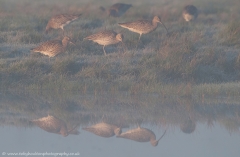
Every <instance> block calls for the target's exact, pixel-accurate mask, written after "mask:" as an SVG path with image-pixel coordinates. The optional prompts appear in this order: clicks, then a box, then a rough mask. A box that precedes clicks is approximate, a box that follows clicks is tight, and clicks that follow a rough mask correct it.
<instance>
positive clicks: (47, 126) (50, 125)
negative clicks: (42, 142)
mask: <svg viewBox="0 0 240 157" xmlns="http://www.w3.org/2000/svg"><path fill="white" fill-rule="evenodd" d="M31 122H32V123H34V124H36V125H37V126H38V127H40V128H41V129H43V130H45V131H47V132H50V133H55V134H61V135H62V136H68V135H69V134H74V135H78V134H79V132H78V131H77V130H76V127H74V128H73V129H67V125H66V123H65V122H64V121H62V120H61V119H59V118H56V117H54V116H50V115H48V116H47V117H42V118H39V119H35V120H31Z"/></svg>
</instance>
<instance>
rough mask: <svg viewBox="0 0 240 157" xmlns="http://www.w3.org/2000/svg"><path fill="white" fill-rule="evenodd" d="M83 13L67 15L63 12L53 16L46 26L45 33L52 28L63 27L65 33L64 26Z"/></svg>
mask: <svg viewBox="0 0 240 157" xmlns="http://www.w3.org/2000/svg"><path fill="white" fill-rule="evenodd" d="M81 15H82V14H79V15H67V14H61V15H56V16H53V17H52V18H51V19H50V20H49V21H48V24H47V26H46V30H45V33H46V34H48V32H49V31H50V30H51V29H59V28H60V29H62V31H63V34H64V26H66V25H68V24H70V23H71V22H73V21H74V20H76V19H78V18H79V17H80V16H81Z"/></svg>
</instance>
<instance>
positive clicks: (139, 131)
mask: <svg viewBox="0 0 240 157" xmlns="http://www.w3.org/2000/svg"><path fill="white" fill-rule="evenodd" d="M165 133H166V130H165V131H164V133H163V135H162V136H161V137H160V138H159V139H158V140H156V135H155V134H154V132H152V131H151V130H149V129H147V128H142V127H140V126H138V127H137V128H136V129H132V130H128V131H127V132H124V133H122V134H120V135H117V137H120V138H126V139H130V140H133V141H137V142H149V141H150V143H151V144H152V146H154V147H156V146H157V145H158V142H159V140H160V139H161V138H162V137H163V136H164V135H165Z"/></svg>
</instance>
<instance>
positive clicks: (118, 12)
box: [100, 3, 132, 17]
mask: <svg viewBox="0 0 240 157" xmlns="http://www.w3.org/2000/svg"><path fill="white" fill-rule="evenodd" d="M131 7H132V4H124V3H115V4H113V5H112V6H111V7H110V8H109V9H108V10H107V14H108V16H112V17H120V16H122V15H123V14H124V13H125V12H127V11H128V9H129V8H131ZM100 9H101V10H102V11H105V10H106V9H105V8H103V7H100Z"/></svg>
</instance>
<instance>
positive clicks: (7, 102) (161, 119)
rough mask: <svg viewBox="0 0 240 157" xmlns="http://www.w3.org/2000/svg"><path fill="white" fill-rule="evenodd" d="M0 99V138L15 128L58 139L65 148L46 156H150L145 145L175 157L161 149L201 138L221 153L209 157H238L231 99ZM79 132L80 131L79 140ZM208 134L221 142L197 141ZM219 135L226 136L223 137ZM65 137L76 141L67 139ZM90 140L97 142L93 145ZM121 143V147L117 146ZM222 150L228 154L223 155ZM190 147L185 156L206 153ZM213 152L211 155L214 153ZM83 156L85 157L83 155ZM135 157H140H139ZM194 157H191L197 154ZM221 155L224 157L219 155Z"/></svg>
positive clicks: (239, 119)
mask: <svg viewBox="0 0 240 157" xmlns="http://www.w3.org/2000/svg"><path fill="white" fill-rule="evenodd" d="M0 96H1V97H0V107H1V108H0V125H1V126H11V127H10V128H6V127H4V128H3V127H2V128H0V138H6V139H8V140H10V139H11V138H12V137H13V134H16V136H17V135H20V134H18V133H17V132H19V130H20V129H21V128H25V129H24V130H21V131H22V133H21V134H23V133H26V134H28V135H29V136H31V134H37V137H38V138H39V139H41V140H43V139H44V137H47V138H46V139H45V140H46V141H45V142H47V141H48V142H50V141H51V142H53V143H58V142H60V141H59V138H60V137H62V136H64V137H63V139H61V141H62V142H60V143H62V144H63V143H64V144H65V143H66V146H65V147H63V148H62V147H61V146H60V145H54V146H53V145H51V146H50V147H49V148H51V149H50V150H51V151H54V150H56V151H57V150H59V148H60V147H61V150H65V149H66V150H72V151H74V150H75V149H76V151H79V148H84V149H81V151H82V153H83V154H84V152H85V151H91V152H92V153H94V152H95V151H96V152H98V153H97V154H98V156H104V155H106V153H103V152H101V151H100V152H99V151H98V150H95V147H99V148H100V147H101V150H104V151H106V150H108V148H109V147H114V146H116V147H114V149H117V150H118V147H117V146H119V147H120V148H119V151H120V150H121V149H127V148H128V147H131V148H132V149H130V150H129V151H125V152H122V151H120V152H121V153H122V154H121V153H120V154H121V155H119V156H129V155H130V156H135V155H137V154H138V153H137V152H136V150H138V151H139V150H140V152H141V151H143V152H145V151H146V152H148V151H149V152H152V151H151V150H150V148H149V145H148V144H146V143H141V142H150V143H151V144H152V146H156V145H157V144H158V145H161V146H158V147H155V148H156V152H155V153H157V155H159V154H161V153H165V154H162V155H165V156H177V154H175V155H174V154H172V155H169V154H168V153H169V151H164V150H165V149H166V150H172V149H174V148H173V145H174V144H177V143H176V140H177V141H179V140H180V139H181V142H180V143H184V141H186V143H185V144H181V145H179V146H177V145H175V146H176V148H177V147H181V149H183V150H184V149H185V145H188V144H189V143H191V141H192V143H196V142H197V143H198V142H199V143H201V140H204V138H210V139H209V141H211V142H210V143H211V146H212V147H214V145H219V144H222V145H220V147H221V148H220V147H219V148H217V150H215V151H219V152H221V153H219V154H218V155H214V154H212V156H224V152H228V153H229V152H230V150H231V152H232V154H231V155H230V156H238V155H239V154H240V151H239V149H238V147H237V146H238V145H239V144H240V137H239V128H240V101H233V100H232V99H231V100H230V101H227V100H223V99H221V100H216V99H205V100H202V99H200V100H198V99H193V98H191V99H189V98H188V99H186V98H185V99H181V98H178V97H171V98H161V97H160V96H159V95H156V94H152V95H144V94H143V95H134V96H131V95H128V94H126V93H117V94H114V93H112V94H110V93H101V94H99V95H96V94H95V95H90V94H89V95H80V94H76V93H75V94H66V93H64V94H61V93H54V95H51V93H40V94H39V93H37V94H29V93H24V94H22V93H9V92H6V93H1V94H0ZM103 116H104V117H105V118H104V119H103V118H102V117H103ZM138 125H140V126H138ZM137 126H138V127H137ZM203 128H204V129H203ZM81 129H83V130H82V131H81V134H79V131H80V130H81ZM214 129H216V130H215V133H214V136H216V135H218V134H220V133H221V136H220V135H219V136H216V137H215V138H213V136H211V137H209V136H208V134H205V135H201V132H207V131H208V130H209V131H210V132H211V131H212V130H214ZM11 130H12V131H11ZM14 130H16V132H14ZM165 130H166V132H165ZM224 130H227V132H226V133H223V132H224ZM196 132H197V133H196ZM52 133H54V134H52ZM165 133H166V134H165ZM57 134H58V135H57ZM69 134H74V135H77V136H67V135H69ZM78 134H79V135H78ZM94 134H95V135H94ZM59 135H62V136H59ZM96 135H98V136H96ZM115 135H116V137H115ZM183 135H186V136H183ZM16 136H15V137H16ZM66 136H67V137H66ZM174 136H175V137H174ZM232 136H234V138H232ZM102 137H110V138H102ZM117 137H121V138H117ZM156 137H157V138H156ZM162 137H164V138H162ZM183 137H184V138H183ZM198 137H199V138H198ZM123 138H125V139H123ZM222 138H224V143H222V142H220V141H221V140H220V139H222ZM30 139H31V138H29V140H30ZM94 139H96V141H98V142H97V143H96V141H95V140H94ZM126 139H130V140H126ZM160 139H161V140H160ZM218 139H219V140H220V141H219V140H218ZM159 140H160V141H159ZM10 141H11V140H10ZM34 141H35V140H32V141H31V142H30V143H31V144H30V145H28V146H29V148H28V149H29V150H31V146H32V145H34V144H40V143H35V142H34ZM54 141H55V142H54ZM63 141H65V142H63ZM158 141H159V143H161V144H159V143H158ZM21 143H24V141H21ZM33 143H34V144H33ZM76 143H77V144H76ZM122 143H124V144H123V145H122ZM168 143H169V144H168ZM172 143H174V144H172ZM18 144H19V143H18ZM11 145H12V143H11V144H9V145H8V144H6V145H4V146H2V148H5V149H9V150H13V148H14V149H16V150H23V149H21V147H17V146H15V147H12V146H11ZM205 145H206V144H203V145H202V146H203V147H204V146H205ZM125 146H126V148H125ZM127 146H128V147H127ZM134 146H135V147H136V148H134ZM211 146H210V147H209V148H211ZM225 146H228V147H229V148H227V149H223V147H225ZM230 146H231V147H230ZM235 146H236V147H235ZM0 147H1V144H0ZM8 147H9V148H8ZM85 147H86V148H85ZM87 147H88V148H89V150H88V148H87ZM191 147H193V148H191V150H204V149H209V148H200V147H199V146H196V147H194V146H193V145H191ZM49 148H48V147H44V149H43V148H42V149H40V148H39V147H38V148H37V149H36V146H35V149H32V150H35V151H37V150H38V149H39V151H40V150H42V151H47V150H48V149H49ZM90 148H91V149H90ZM151 148H153V147H151ZM163 148H164V150H163ZM214 148H215V149H216V147H214ZM25 150H26V148H25ZM48 151H49V150H48ZM115 151H116V150H115ZM179 151H180V150H179ZM110 152H111V151H110ZM171 153H172V152H171ZM171 153H170V154H171ZM188 153H190V152H186V151H184V152H182V155H184V156H186V155H189V154H188ZM99 154H102V155H99ZM200 154H201V155H207V156H208V154H202V153H199V156H201V155H200ZM85 155H86V156H89V154H85ZM92 155H93V154H92ZM138 155H139V156H144V155H143V154H138ZM194 155H195V156H197V154H194ZM225 155H229V154H226V153H225ZM95 156H96V154H95ZM108 156H109V154H108Z"/></svg>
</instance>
